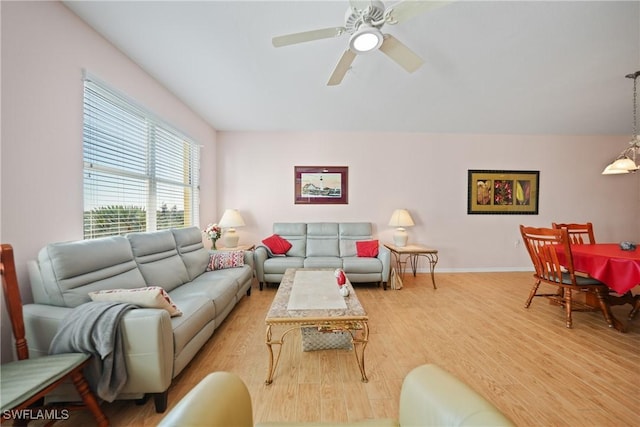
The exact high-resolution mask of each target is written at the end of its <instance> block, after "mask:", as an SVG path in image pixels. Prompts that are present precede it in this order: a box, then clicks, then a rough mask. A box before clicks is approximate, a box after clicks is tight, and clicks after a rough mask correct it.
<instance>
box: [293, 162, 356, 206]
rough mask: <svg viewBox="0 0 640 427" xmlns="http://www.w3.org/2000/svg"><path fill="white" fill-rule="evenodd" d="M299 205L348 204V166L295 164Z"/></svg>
mask: <svg viewBox="0 0 640 427" xmlns="http://www.w3.org/2000/svg"><path fill="white" fill-rule="evenodd" d="M294 193H295V204H297V205H346V204H348V203H349V194H348V193H349V168H348V167H347V166H294Z"/></svg>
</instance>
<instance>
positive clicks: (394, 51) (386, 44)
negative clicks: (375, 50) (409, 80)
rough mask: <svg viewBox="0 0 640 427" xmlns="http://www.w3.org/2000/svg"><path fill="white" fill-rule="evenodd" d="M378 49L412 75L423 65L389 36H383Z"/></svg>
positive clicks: (417, 57) (416, 56) (408, 50)
mask: <svg viewBox="0 0 640 427" xmlns="http://www.w3.org/2000/svg"><path fill="white" fill-rule="evenodd" d="M379 49H380V50H381V51H382V53H384V54H385V55H387V56H388V57H389V58H391V59H393V60H394V61H395V62H396V63H397V64H398V65H400V66H401V67H402V68H404V69H405V70H407V71H408V72H410V73H413V72H414V71H416V70H417V69H418V68H420V67H421V66H422V64H424V61H423V60H422V58H420V57H419V56H418V55H416V54H415V53H414V52H413V51H412V50H411V49H409V48H408V47H407V46H405V45H404V44H402V43H401V42H400V41H399V40H398V39H396V38H395V37H393V36H392V35H391V34H385V35H384V41H383V42H382V44H381V45H380V48H379Z"/></svg>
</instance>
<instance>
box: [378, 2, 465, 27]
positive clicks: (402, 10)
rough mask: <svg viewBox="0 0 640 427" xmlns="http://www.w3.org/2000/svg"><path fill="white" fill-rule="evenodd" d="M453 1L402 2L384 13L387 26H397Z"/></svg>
mask: <svg viewBox="0 0 640 427" xmlns="http://www.w3.org/2000/svg"><path fill="white" fill-rule="evenodd" d="M452 1H453V0H444V1H431V0H404V1H401V2H399V3H397V4H394V5H393V6H390V7H388V8H387V10H385V11H384V16H385V19H386V23H387V24H397V23H399V22H404V21H406V20H408V19H411V18H413V17H414V16H417V15H419V14H421V13H423V12H426V11H427V10H431V9H436V8H438V7H440V6H444V5H446V4H448V3H451V2H452Z"/></svg>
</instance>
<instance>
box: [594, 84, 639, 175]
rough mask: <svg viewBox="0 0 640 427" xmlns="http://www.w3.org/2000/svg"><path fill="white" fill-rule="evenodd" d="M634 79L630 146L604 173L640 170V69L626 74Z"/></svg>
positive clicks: (614, 173)
mask: <svg viewBox="0 0 640 427" xmlns="http://www.w3.org/2000/svg"><path fill="white" fill-rule="evenodd" d="M625 77H626V78H628V79H633V135H632V137H631V141H629V146H628V147H627V148H626V149H625V150H624V151H623V152H622V153H620V155H619V156H618V157H616V159H615V160H614V161H613V163H611V164H610V165H608V166H607V167H606V168H604V170H603V171H602V175H618V174H623V173H629V172H635V171H637V170H638V163H637V162H636V159H637V157H638V151H640V135H638V114H637V113H638V90H637V83H638V77H640V71H636V72H635V73H633V74H627V75H626V76H625Z"/></svg>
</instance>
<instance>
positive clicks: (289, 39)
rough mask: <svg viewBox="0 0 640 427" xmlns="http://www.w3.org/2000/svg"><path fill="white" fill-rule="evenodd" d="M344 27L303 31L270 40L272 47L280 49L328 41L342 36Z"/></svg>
mask: <svg viewBox="0 0 640 427" xmlns="http://www.w3.org/2000/svg"><path fill="white" fill-rule="evenodd" d="M345 31H346V29H345V28H344V27H333V28H323V29H321V30H312V31H304V32H302V33H294V34H287V35H285V36H277V37H274V38H273V39H272V40H271V43H273V46H275V47H281V46H288V45H290V44H297V43H304V42H310V41H313V40H320V39H330V38H332V37H338V36H341V35H342V34H344V32H345Z"/></svg>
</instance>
